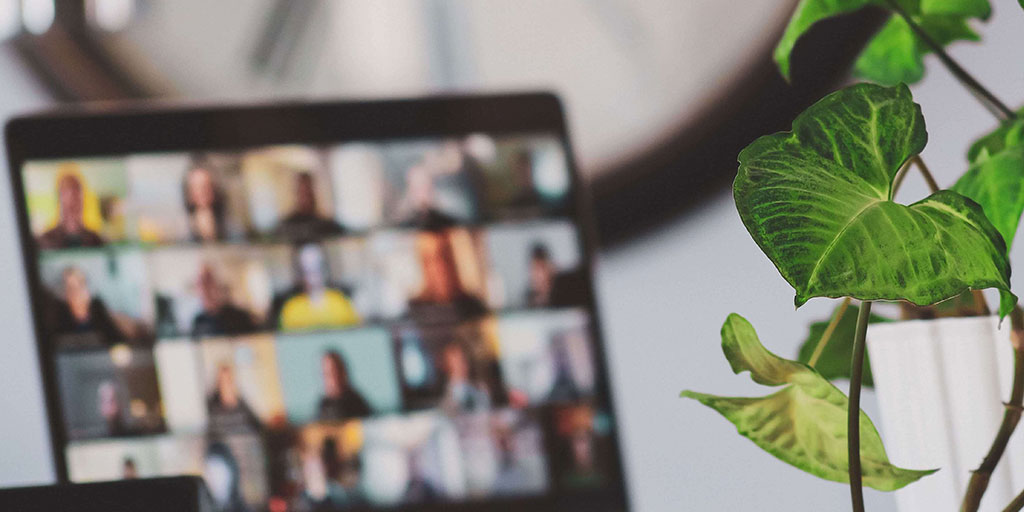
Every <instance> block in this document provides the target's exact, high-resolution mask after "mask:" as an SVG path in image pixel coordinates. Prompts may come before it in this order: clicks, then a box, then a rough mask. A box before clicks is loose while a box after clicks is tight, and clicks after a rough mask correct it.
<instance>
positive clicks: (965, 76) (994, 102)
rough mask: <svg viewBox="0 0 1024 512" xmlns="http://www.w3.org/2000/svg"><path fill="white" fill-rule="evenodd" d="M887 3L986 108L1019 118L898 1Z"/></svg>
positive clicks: (1007, 117) (1004, 115) (1003, 115)
mask: <svg viewBox="0 0 1024 512" xmlns="http://www.w3.org/2000/svg"><path fill="white" fill-rule="evenodd" d="M887 3H888V4H889V7H890V8H891V9H892V10H893V11H895V12H896V13H897V14H899V15H900V16H901V17H903V19H904V20H905V21H906V22H907V25H909V26H910V28H911V30H913V31H914V33H915V34H917V36H918V38H920V39H921V41H922V42H923V43H924V44H925V45H927V46H928V48H929V49H930V50H932V51H933V52H935V55H936V56H938V58H939V60H940V61H941V62H942V64H943V65H945V66H946V68H947V69H949V71H950V73H953V76H955V77H956V78H957V80H959V81H960V83H961V84H963V85H964V87H967V89H969V90H970V91H971V93H972V94H974V95H975V96H976V97H978V98H979V99H981V100H982V103H983V104H985V106H986V108H987V107H992V108H994V109H995V111H996V112H998V114H999V115H1000V116H1002V117H1004V118H1005V119H1016V118H1017V113H1016V112H1014V111H1013V110H1012V109H1011V108H1009V107H1007V106H1006V104H1005V103H1003V102H1002V101H999V98H996V96H995V95H994V94H992V92H990V91H989V90H988V89H986V88H985V86H983V85H981V82H978V80H976V79H975V78H974V77H973V76H971V74H970V73H968V72H967V70H965V69H964V68H963V67H961V66H960V64H957V62H956V61H955V60H953V58H952V57H950V56H949V54H948V53H946V50H945V48H943V47H942V45H941V44H939V43H938V42H937V41H935V39H933V38H932V37H931V36H930V35H928V33H927V32H925V30H924V29H923V28H921V26H920V25H918V24H917V22H916V21H914V19H913V18H912V17H911V16H910V14H908V13H907V11H906V10H905V9H904V8H903V7H902V6H900V4H899V3H898V2H896V0H888V1H887Z"/></svg>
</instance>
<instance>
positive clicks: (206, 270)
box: [192, 264, 257, 338]
mask: <svg viewBox="0 0 1024 512" xmlns="http://www.w3.org/2000/svg"><path fill="white" fill-rule="evenodd" d="M196 288H197V289H198V290H199V299H200V301H201V302H202V305H203V309H202V311H200V312H199V313H197V314H196V316H195V318H194V319H193V320H192V337H193V338H199V337H202V336H224V335H234V334H248V333H251V332H254V331H256V328H257V327H256V322H255V321H253V318H252V315H250V314H249V313H247V312H246V311H244V310H242V309H241V308H239V307H237V306H235V305H234V304H232V303H231V301H230V298H229V297H228V292H227V289H226V286H225V285H224V284H223V283H221V282H220V280H219V279H218V278H217V276H216V274H214V272H213V268H211V267H210V265H207V264H204V265H203V266H202V267H201V268H200V269H199V277H198V279H196Z"/></svg>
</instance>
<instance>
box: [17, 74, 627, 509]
mask: <svg viewBox="0 0 1024 512" xmlns="http://www.w3.org/2000/svg"><path fill="white" fill-rule="evenodd" d="M470 133H487V134H489V135H513V134H536V133H551V134H553V135H558V136H559V137H560V138H561V141H562V143H563V145H564V149H565V154H566V155H567V158H568V160H569V166H570V169H571V177H572V179H571V188H570V199H571V202H572V204H573V206H574V207H573V209H572V212H571V215H572V221H573V222H574V224H575V225H576V226H577V228H578V229H579V232H580V235H581V239H582V240H581V241H582V248H583V250H582V257H583V259H582V261H583V265H584V268H585V269H586V272H585V273H586V286H588V287H589V288H588V289H589V291H590V293H588V294H587V295H588V299H587V304H586V307H587V310H588V313H589V314H590V315H591V318H592V323H593V325H592V328H593V333H594V343H595V351H596V359H597V362H596V364H597V368H598V371H599V373H600V375H601V378H600V379H599V383H598V391H599V394H600V396H602V397H603V398H604V402H605V405H607V408H608V412H609V414H611V415H612V420H613V424H614V428H613V429H612V435H611V442H612V459H613V460H611V461H610V462H611V463H610V464H609V466H610V471H611V475H610V476H611V478H610V479H609V481H608V483H607V484H606V485H604V486H602V488H600V489H596V490H591V491H577V492H572V493H569V494H566V493H558V492H556V493H554V494H549V495H546V496H544V497H538V498H528V499H526V498H523V499H506V498H496V499H494V500H486V501H479V502H454V503H444V504H440V505H419V506H405V507H402V510H409V511H420V510H422V511H425V512H426V511H433V510H441V509H444V510H466V511H483V510H487V511H493V510H505V509H508V510H525V509H527V507H529V509H531V510H538V511H552V512H554V511H560V510H567V509H571V508H576V507H580V508H579V509H580V510H596V511H600V510H628V505H627V492H626V485H625V473H624V470H623V464H622V455H621V448H620V439H619V425H618V422H617V421H616V420H615V407H614V401H613V397H612V389H611V386H610V382H609V379H610V374H609V371H608V365H607V358H606V351H605V347H604V337H603V334H602V332H601V328H600V322H599V316H598V311H597V306H596V303H595V298H594V284H593V258H594V251H595V247H596V243H595V237H594V232H593V224H592V216H591V207H590V204H589V201H588V198H587V195H586V194H585V193H584V192H583V183H582V181H581V178H580V174H579V171H578V169H577V166H576V162H575V160H574V158H573V152H572V149H571V145H570V142H569V138H568V132H567V127H566V121H565V117H564V114H563V109H562V105H561V103H560V101H559V100H558V98H557V97H556V96H555V95H553V94H549V93H527V94H503V95H472V96H439V97H427V98H418V99H402V100H379V101H346V102H313V103H310V102H296V103H274V104H264V105H259V104H256V105H228V106H224V105H220V106H178V105H157V106H153V105H113V106H105V107H93V108H81V109H77V110H60V111H54V112H48V113H40V114H33V115H27V116H21V117H17V118H14V119H12V120H10V121H9V122H8V123H7V125H6V128H5V139H6V145H7V156H8V161H9V172H8V175H9V177H10V183H11V191H12V194H13V202H14V205H15V208H16V218H17V227H18V236H19V241H20V246H21V252H22V262H23V268H24V270H25V275H26V276H27V284H28V291H29V297H30V301H31V311H32V316H33V329H34V333H33V336H34V338H35V343H36V348H37V354H38V357H39V363H40V367H41V372H42V376H43V387H44V391H45V396H46V409H47V418H48V421H49V426H50V443H51V446H50V450H51V452H52V461H53V464H54V469H55V473H56V475H57V479H58V482H59V483H69V477H68V468H67V460H66V456H65V448H66V446H67V445H68V443H69V437H68V435H67V432H65V428H64V422H63V420H62V413H61V408H60V402H59V400H60V397H59V395H58V393H59V388H58V386H57V372H56V358H55V351H54V349H53V344H52V343H47V342H46V340H45V339H44V337H45V336H44V335H43V334H42V333H44V332H45V330H44V329H43V326H42V325H41V319H42V317H43V315H42V307H43V300H44V297H45V288H44V286H43V283H42V281H41V279H40V275H39V267H38V249H37V247H36V244H35V243H34V238H33V235H32V232H31V229H30V224H29V217H28V210H27V206H26V198H25V194H24V184H23V181H22V172H21V171H22V167H23V164H24V163H25V162H27V161H32V160H44V159H45V160H52V159H60V158H84V157H99V156H120V155H126V154H132V153H160V152H180V151H201V150H240V149H246V148H254V147H260V146H268V145H277V144H307V145H331V144H338V143H342V142H346V141H360V140H362V141H372V140H384V139H411V138H431V137H444V136H456V135H465V134H470Z"/></svg>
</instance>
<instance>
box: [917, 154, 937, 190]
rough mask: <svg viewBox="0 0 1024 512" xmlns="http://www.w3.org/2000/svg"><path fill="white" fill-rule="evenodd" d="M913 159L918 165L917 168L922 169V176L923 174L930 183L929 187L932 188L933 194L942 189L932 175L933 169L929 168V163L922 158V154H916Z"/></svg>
mask: <svg viewBox="0 0 1024 512" xmlns="http://www.w3.org/2000/svg"><path fill="white" fill-rule="evenodd" d="M911 161H912V162H914V164H915V165H917V169H918V170H919V171H921V176H923V177H924V181H925V182H926V183H928V189H929V190H931V191H932V193H933V194H934V193H936V192H938V191H939V190H940V189H939V184H938V182H936V181H935V176H933V175H932V171H931V170H929V169H928V166H927V165H925V163H924V159H923V158H921V155H917V156H915V157H914V158H912V159H911Z"/></svg>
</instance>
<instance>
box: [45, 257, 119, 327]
mask: <svg viewBox="0 0 1024 512" xmlns="http://www.w3.org/2000/svg"><path fill="white" fill-rule="evenodd" d="M61 282H62V284H63V286H62V288H63V290H62V292H63V297H62V298H61V299H58V301H57V303H56V306H55V315H54V325H53V329H54V332H55V333H56V334H60V335H89V336H95V337H96V339H97V340H98V341H99V342H100V343H101V344H103V345H106V346H110V345H114V344H116V343H119V342H121V341H124V340H125V339H126V338H127V337H128V336H127V335H126V333H124V332H123V331H122V330H121V328H120V327H118V325H117V324H116V323H115V322H114V318H113V317H112V316H111V314H110V311H109V310H108V309H107V306H106V304H104V303H103V301H102V300H101V299H99V298H97V297H93V296H92V292H90V291H89V283H88V282H87V281H86V278H85V274H84V273H83V272H82V270H81V269H80V268H78V267H73V266H72V267H67V268H65V269H64V272H62V273H61Z"/></svg>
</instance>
